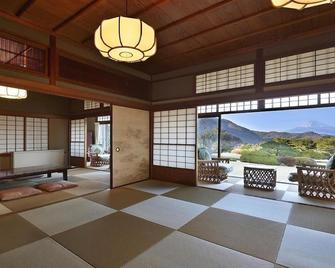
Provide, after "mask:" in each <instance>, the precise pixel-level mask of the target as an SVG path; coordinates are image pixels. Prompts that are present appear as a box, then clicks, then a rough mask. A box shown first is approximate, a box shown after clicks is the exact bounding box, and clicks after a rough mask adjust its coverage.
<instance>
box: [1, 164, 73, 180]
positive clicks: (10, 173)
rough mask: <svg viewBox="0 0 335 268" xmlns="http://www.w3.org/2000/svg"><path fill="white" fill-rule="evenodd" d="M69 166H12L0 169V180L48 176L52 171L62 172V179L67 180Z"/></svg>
mask: <svg viewBox="0 0 335 268" xmlns="http://www.w3.org/2000/svg"><path fill="white" fill-rule="evenodd" d="M68 169H69V167H66V166H49V165H46V166H34V167H24V168H14V169H8V170H0V180H8V179H17V178H22V177H30V176H37V175H43V174H47V176H48V178H50V177H51V174H52V173H63V179H64V180H67V170H68Z"/></svg>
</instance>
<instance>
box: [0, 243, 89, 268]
mask: <svg viewBox="0 0 335 268" xmlns="http://www.w3.org/2000/svg"><path fill="white" fill-rule="evenodd" d="M0 267H4V268H5V267H8V268H23V267H24V268H60V267H64V268H65V267H69V268H70V267H71V268H89V267H92V266H91V265H89V264H88V263H86V262H84V261H83V260H82V259H80V258H79V257H78V256H76V255H74V254H73V253H72V252H70V251H69V250H67V249H65V248H64V247H62V246H61V245H59V244H58V243H56V242H55V241H53V240H52V239H50V238H44V239H42V240H38V241H36V242H34V243H31V244H28V245H25V246H22V247H19V248H16V249H13V250H11V251H8V252H6V253H4V254H1V255H0Z"/></svg>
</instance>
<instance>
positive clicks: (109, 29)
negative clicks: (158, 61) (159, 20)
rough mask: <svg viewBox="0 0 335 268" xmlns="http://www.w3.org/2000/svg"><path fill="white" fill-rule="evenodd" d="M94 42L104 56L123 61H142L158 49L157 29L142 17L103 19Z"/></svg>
mask: <svg viewBox="0 0 335 268" xmlns="http://www.w3.org/2000/svg"><path fill="white" fill-rule="evenodd" d="M94 44H95V46H96V48H97V49H98V50H99V52H100V53H101V55H102V56H104V57H106V58H109V59H112V60H115V61H122V62H140V61H145V60H147V59H148V58H149V57H151V56H153V55H154V54H155V53H156V50H157V41H156V36H155V31H154V29H153V28H152V27H150V26H149V25H148V24H146V23H145V22H143V21H141V20H140V19H134V18H128V17H122V16H120V17H116V18H112V19H108V20H103V21H102V22H101V25H100V26H99V27H98V29H97V30H96V31H95V36H94Z"/></svg>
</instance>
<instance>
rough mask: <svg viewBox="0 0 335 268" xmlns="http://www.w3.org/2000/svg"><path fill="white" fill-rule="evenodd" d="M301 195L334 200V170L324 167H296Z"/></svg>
mask: <svg viewBox="0 0 335 268" xmlns="http://www.w3.org/2000/svg"><path fill="white" fill-rule="evenodd" d="M297 169H298V185H299V187H298V191H299V195H301V196H308V197H314V198H318V199H326V200H335V170H334V169H326V168H325V167H321V166H319V167H297Z"/></svg>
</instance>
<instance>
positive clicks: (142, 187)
mask: <svg viewBox="0 0 335 268" xmlns="http://www.w3.org/2000/svg"><path fill="white" fill-rule="evenodd" d="M180 186H181V185H178V184H174V183H169V182H164V181H157V180H146V181H141V182H137V183H134V184H130V185H127V186H126V188H130V189H135V190H139V191H144V192H148V193H151V194H157V195H160V194H165V193H167V192H169V191H172V190H174V189H176V188H177V187H180Z"/></svg>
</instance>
